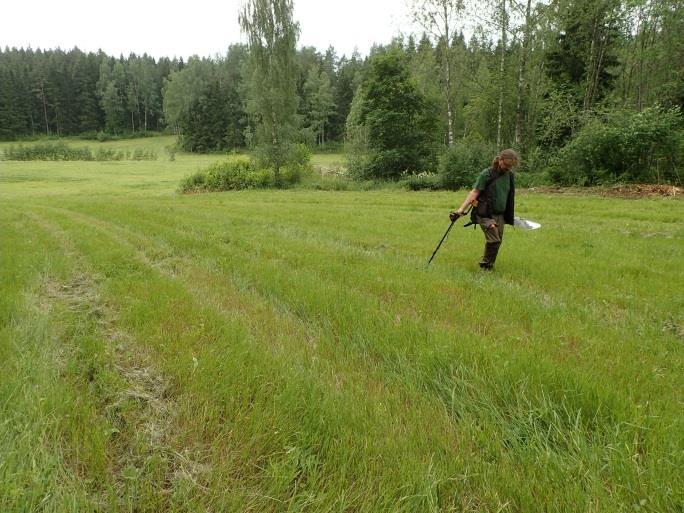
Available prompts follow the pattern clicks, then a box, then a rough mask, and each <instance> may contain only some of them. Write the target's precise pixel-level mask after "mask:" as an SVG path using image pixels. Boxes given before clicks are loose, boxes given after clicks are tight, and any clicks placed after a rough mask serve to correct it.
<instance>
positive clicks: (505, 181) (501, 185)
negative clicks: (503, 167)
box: [473, 169, 511, 214]
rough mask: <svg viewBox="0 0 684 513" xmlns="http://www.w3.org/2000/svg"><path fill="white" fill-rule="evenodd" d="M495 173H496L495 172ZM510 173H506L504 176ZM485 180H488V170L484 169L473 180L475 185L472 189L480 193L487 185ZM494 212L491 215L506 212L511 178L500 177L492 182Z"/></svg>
mask: <svg viewBox="0 0 684 513" xmlns="http://www.w3.org/2000/svg"><path fill="white" fill-rule="evenodd" d="M495 172H496V171H495ZM508 173H510V171H506V174H508ZM487 178H489V169H485V170H484V171H482V173H480V175H479V176H478V177H477V180H475V185H473V189H477V190H478V191H480V192H483V191H484V190H485V185H486V184H487ZM492 187H494V188H495V189H494V211H493V212H492V213H493V214H503V213H504V212H506V203H508V192H509V191H510V190H511V177H510V176H502V177H501V178H499V179H498V180H496V181H495V182H494V185H493V186H492Z"/></svg>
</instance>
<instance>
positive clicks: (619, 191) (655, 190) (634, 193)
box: [530, 184, 684, 199]
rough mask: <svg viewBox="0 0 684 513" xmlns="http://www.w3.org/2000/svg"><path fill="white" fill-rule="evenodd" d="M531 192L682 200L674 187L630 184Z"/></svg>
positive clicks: (680, 193) (680, 191) (554, 188)
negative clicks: (674, 198)
mask: <svg viewBox="0 0 684 513" xmlns="http://www.w3.org/2000/svg"><path fill="white" fill-rule="evenodd" d="M530 191H533V192H543V193H551V194H597V195H599V196H611V197H616V198H652V197H666V196H667V197H676V198H680V199H681V198H682V193H683V192H684V191H682V189H681V188H680V187H677V186H674V185H658V184H632V185H614V186H612V187H557V186H556V187H535V188H533V189H530Z"/></svg>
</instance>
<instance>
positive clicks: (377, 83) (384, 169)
mask: <svg viewBox="0 0 684 513" xmlns="http://www.w3.org/2000/svg"><path fill="white" fill-rule="evenodd" d="M361 94H362V96H361V97H360V98H361V99H360V102H359V104H358V107H357V108H358V111H357V113H355V116H356V119H357V122H358V125H360V126H361V127H363V128H359V129H358V132H359V134H363V137H364V143H365V146H366V149H367V152H366V155H364V156H360V157H359V159H358V160H359V161H360V165H357V163H354V164H353V166H352V169H353V170H354V172H355V173H356V174H357V175H359V176H360V177H362V178H381V179H397V178H400V177H401V176H402V175H404V174H406V173H416V172H420V171H425V170H428V169H430V168H431V167H432V166H433V165H434V155H435V152H434V148H435V135H436V124H435V118H434V116H433V115H432V114H433V110H432V105H431V104H430V102H428V101H427V99H426V97H425V96H423V95H422V94H421V93H420V91H419V90H418V88H417V86H416V85H415V83H414V82H413V80H412V79H411V77H410V74H409V68H408V63H407V61H406V59H405V57H404V56H403V55H402V54H401V53H400V52H399V51H397V50H391V51H388V52H386V53H381V54H378V55H375V56H374V57H373V59H372V61H371V64H370V69H369V71H368V74H367V75H366V77H365V81H364V82H363V85H362V92H361ZM359 148H360V149H361V148H362V147H361V146H360V147H359Z"/></svg>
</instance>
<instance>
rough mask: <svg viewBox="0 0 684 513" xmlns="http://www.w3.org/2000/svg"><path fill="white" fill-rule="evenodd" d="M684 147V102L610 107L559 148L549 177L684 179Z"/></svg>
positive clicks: (563, 180) (574, 180)
mask: <svg viewBox="0 0 684 513" xmlns="http://www.w3.org/2000/svg"><path fill="white" fill-rule="evenodd" d="M683 152H684V119H683V117H682V113H681V110H680V109H679V108H677V107H676V108H672V109H669V110H664V109H661V108H658V107H655V108H651V109H646V110H644V111H643V112H639V113H634V112H617V113H610V114H608V115H605V116H603V117H597V118H595V119H592V120H591V121H590V122H588V123H587V124H586V125H585V126H584V127H583V128H582V129H581V131H580V132H579V133H578V134H577V136H576V137H575V138H574V139H573V140H572V141H571V142H570V143H568V144H567V145H566V146H565V147H563V148H562V149H561V150H560V151H559V152H558V154H557V156H556V158H555V159H554V161H553V162H552V163H551V166H550V177H551V179H552V180H553V181H554V182H555V183H558V184H562V185H597V184H605V183H615V182H658V183H660V182H663V181H665V182H677V183H681V176H679V174H678V171H677V166H681V163H682V162H683V161H684V153H683Z"/></svg>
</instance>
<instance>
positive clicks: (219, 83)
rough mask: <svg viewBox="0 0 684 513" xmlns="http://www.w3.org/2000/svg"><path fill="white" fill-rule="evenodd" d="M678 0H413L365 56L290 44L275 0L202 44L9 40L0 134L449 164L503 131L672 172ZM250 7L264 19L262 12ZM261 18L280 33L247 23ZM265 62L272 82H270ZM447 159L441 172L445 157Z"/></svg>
mask: <svg viewBox="0 0 684 513" xmlns="http://www.w3.org/2000/svg"><path fill="white" fill-rule="evenodd" d="M677 4H678V2H677V0H629V1H627V0H555V1H551V2H542V1H533V0H522V1H518V0H471V1H470V2H469V3H468V2H463V1H461V0H413V3H412V13H413V17H414V21H415V22H416V23H417V25H418V26H420V27H421V31H422V33H420V34H418V35H405V36H401V37H397V38H395V39H394V40H393V41H390V42H388V43H387V44H384V45H377V46H375V47H373V48H372V49H371V51H370V52H369V55H368V56H366V57H361V56H360V55H358V54H353V55H351V56H339V55H338V54H337V52H336V51H335V49H334V47H332V46H331V47H330V48H328V49H327V50H325V51H323V52H321V51H319V50H317V49H315V48H311V47H303V48H297V47H296V41H297V35H298V31H299V27H298V25H297V24H296V22H295V21H294V20H292V2H291V1H289V0H250V1H249V2H246V4H245V6H244V7H243V11H242V12H241V13H240V21H241V27H242V29H243V31H244V32H245V34H246V35H247V36H248V38H247V39H248V43H247V44H244V45H243V44H238V45H232V46H230V47H229V48H228V50H227V52H226V54H225V55H224V56H221V57H216V58H201V57H192V58H190V59H189V60H188V61H187V62H183V60H180V59H179V60H176V59H168V58H163V59H159V60H155V59H153V58H151V57H148V56H147V55H143V56H136V55H130V56H129V57H127V58H124V57H123V56H122V57H119V58H114V57H111V56H108V55H106V54H104V53H102V52H98V53H95V54H94V53H84V52H81V51H80V50H78V49H73V50H70V51H63V50H46V51H40V50H37V51H33V50H30V49H9V48H6V49H5V50H4V51H0V138H2V139H16V138H24V137H33V136H37V135H41V134H44V135H55V136H63V135H82V134H97V133H101V134H105V135H106V134H113V135H118V134H124V133H144V132H146V131H148V130H168V131H173V132H175V133H177V134H178V135H179V141H180V145H181V146H182V147H183V148H184V149H187V150H190V151H213V150H232V149H241V148H254V147H256V146H258V145H259V144H260V143H263V141H265V140H266V139H268V138H269V137H270V138H271V139H273V138H275V139H274V140H276V141H277V140H278V139H279V138H280V139H282V140H283V141H293V142H299V143H304V144H306V145H308V146H309V147H312V148H315V147H326V146H329V145H331V144H341V143H345V144H346V147H347V149H348V150H349V151H348V153H349V154H350V158H351V160H352V164H353V165H352V166H351V167H352V168H354V169H357V170H358V172H359V174H361V175H365V176H370V177H384V178H396V177H397V176H399V175H402V174H406V173H408V174H416V173H420V172H423V171H427V172H429V171H434V170H436V169H438V168H439V167H440V166H442V167H445V168H448V166H449V165H451V164H448V163H453V162H458V161H459V159H461V160H463V154H464V153H467V152H468V151H470V152H472V151H474V150H473V149H474V148H475V149H478V148H479V149H480V150H481V152H482V153H483V154H484V153H489V152H490V151H491V150H492V148H494V149H495V148H501V147H505V146H513V147H516V148H517V149H519V150H520V151H521V152H522V153H523V155H525V157H526V159H525V160H526V163H527V165H528V166H529V167H531V168H535V169H541V168H544V169H549V170H550V173H551V176H555V177H556V179H557V180H558V181H564V180H565V181H568V182H585V183H592V182H597V181H601V180H608V179H611V177H612V179H616V178H619V175H620V173H621V170H622V171H624V166H623V167H620V166H619V165H617V164H616V163H615V161H616V160H619V159H621V156H622V157H624V156H629V157H630V158H632V159H635V160H636V161H638V163H639V166H640V167H639V168H638V169H641V171H639V170H638V169H636V168H635V170H634V171H633V172H632V171H630V172H631V173H632V175H634V173H636V175H634V176H631V177H630V178H632V179H649V178H652V177H653V176H655V174H656V173H657V176H658V179H660V178H661V177H664V178H665V179H667V180H679V175H678V171H677V166H678V165H679V164H680V163H681V155H682V146H683V145H682V125H683V122H682V114H681V109H682V108H683V107H684V14H683V13H684V10H683V9H681V7H680V6H678V5H677ZM260 9H261V10H260ZM263 16H271V19H270V20H266V22H265V23H264V24H263V27H261V25H260V24H261V22H262V21H264V19H263ZM274 21H277V22H279V23H280V25H279V26H280V30H279V31H278V32H277V33H273V34H270V35H269V33H268V32H264V31H263V30H262V29H263V28H268V27H269V26H276V25H277V23H276V24H275V25H274ZM269 23H270V25H269ZM288 27H289V29H291V30H289V32H288V30H285V29H287V28H288ZM466 34H468V35H467V36H466ZM250 36H253V37H251V38H250ZM269 37H271V38H272V40H271V41H270V44H269V45H268V46H265V47H263V48H262V47H261V42H263V41H268V40H269V39H268V38H269ZM278 45H280V46H281V47H282V48H280V49H278V48H279V46H278ZM264 52H276V53H277V54H278V55H279V56H280V57H279V58H280V59H281V60H280V61H277V62H282V63H284V64H283V66H281V67H280V68H276V67H273V68H268V67H264V66H265V64H264V63H266V62H267V61H268V55H266V53H264ZM283 59H284V60H283ZM260 62H261V64H260ZM274 74H275V75H278V79H277V80H278V81H279V84H280V85H278V86H271V85H272V84H275V83H276V82H277V81H275V82H269V80H271V79H272V78H273V76H275V75H274ZM269 84H271V85H269ZM285 86H286V87H285ZM264 102H266V103H268V102H270V104H271V108H272V111H271V113H275V111H276V110H278V109H281V110H282V112H289V114H288V115H287V120H285V118H283V120H284V121H283V122H275V123H271V124H270V125H269V124H268V123H269V121H268V119H267V118H268V117H269V116H270V115H269V116H266V115H265V114H264V111H263V108H268V107H267V106H266V107H264V105H265V103H264ZM273 109H275V110H273ZM618 128H619V129H618ZM264 130H266V131H268V134H265V133H260V132H263V131H264ZM281 130H283V131H282V134H281V133H280V131H281ZM630 130H631V132H630ZM639 134H641V137H640V135H639ZM274 140H272V141H271V142H272V143H273V142H274ZM597 141H598V143H597ZM639 141H641V142H642V143H643V144H641V145H639ZM635 142H636V144H637V146H638V147H637V148H635V147H634V144H635ZM596 144H598V145H599V146H600V147H599V148H596V147H594V146H596ZM592 145H593V146H592ZM261 146H264V145H263V144H261ZM266 146H268V145H266ZM279 147H280V146H279V145H278V144H275V145H273V144H272V145H271V146H270V150H269V151H276V152H277V151H281V150H282V148H280V149H278V148H279ZM274 148H275V149H274ZM454 151H456V152H458V155H457V156H454V155H450V152H451V153H453V152H454ZM585 157H586V158H585ZM587 159H588V162H589V164H586V165H588V166H590V167H591V168H592V169H587V170H585V171H582V172H581V173H580V174H577V173H578V172H577V171H576V170H573V168H574V167H576V166H575V164H576V163H577V162H579V163H580V164H582V162H583V161H587ZM644 170H645V171H644ZM447 171H448V170H447ZM447 171H445V172H447ZM450 172H451V176H452V179H453V180H452V181H453V182H454V185H455V184H456V182H458V181H459V179H458V177H457V175H458V171H454V170H453V169H452V170H451V171H450ZM454 173H455V174H454ZM554 173H555V175H554ZM573 173H574V174H573ZM639 173H641V175H640V176H637V175H639ZM454 176H456V178H454Z"/></svg>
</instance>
